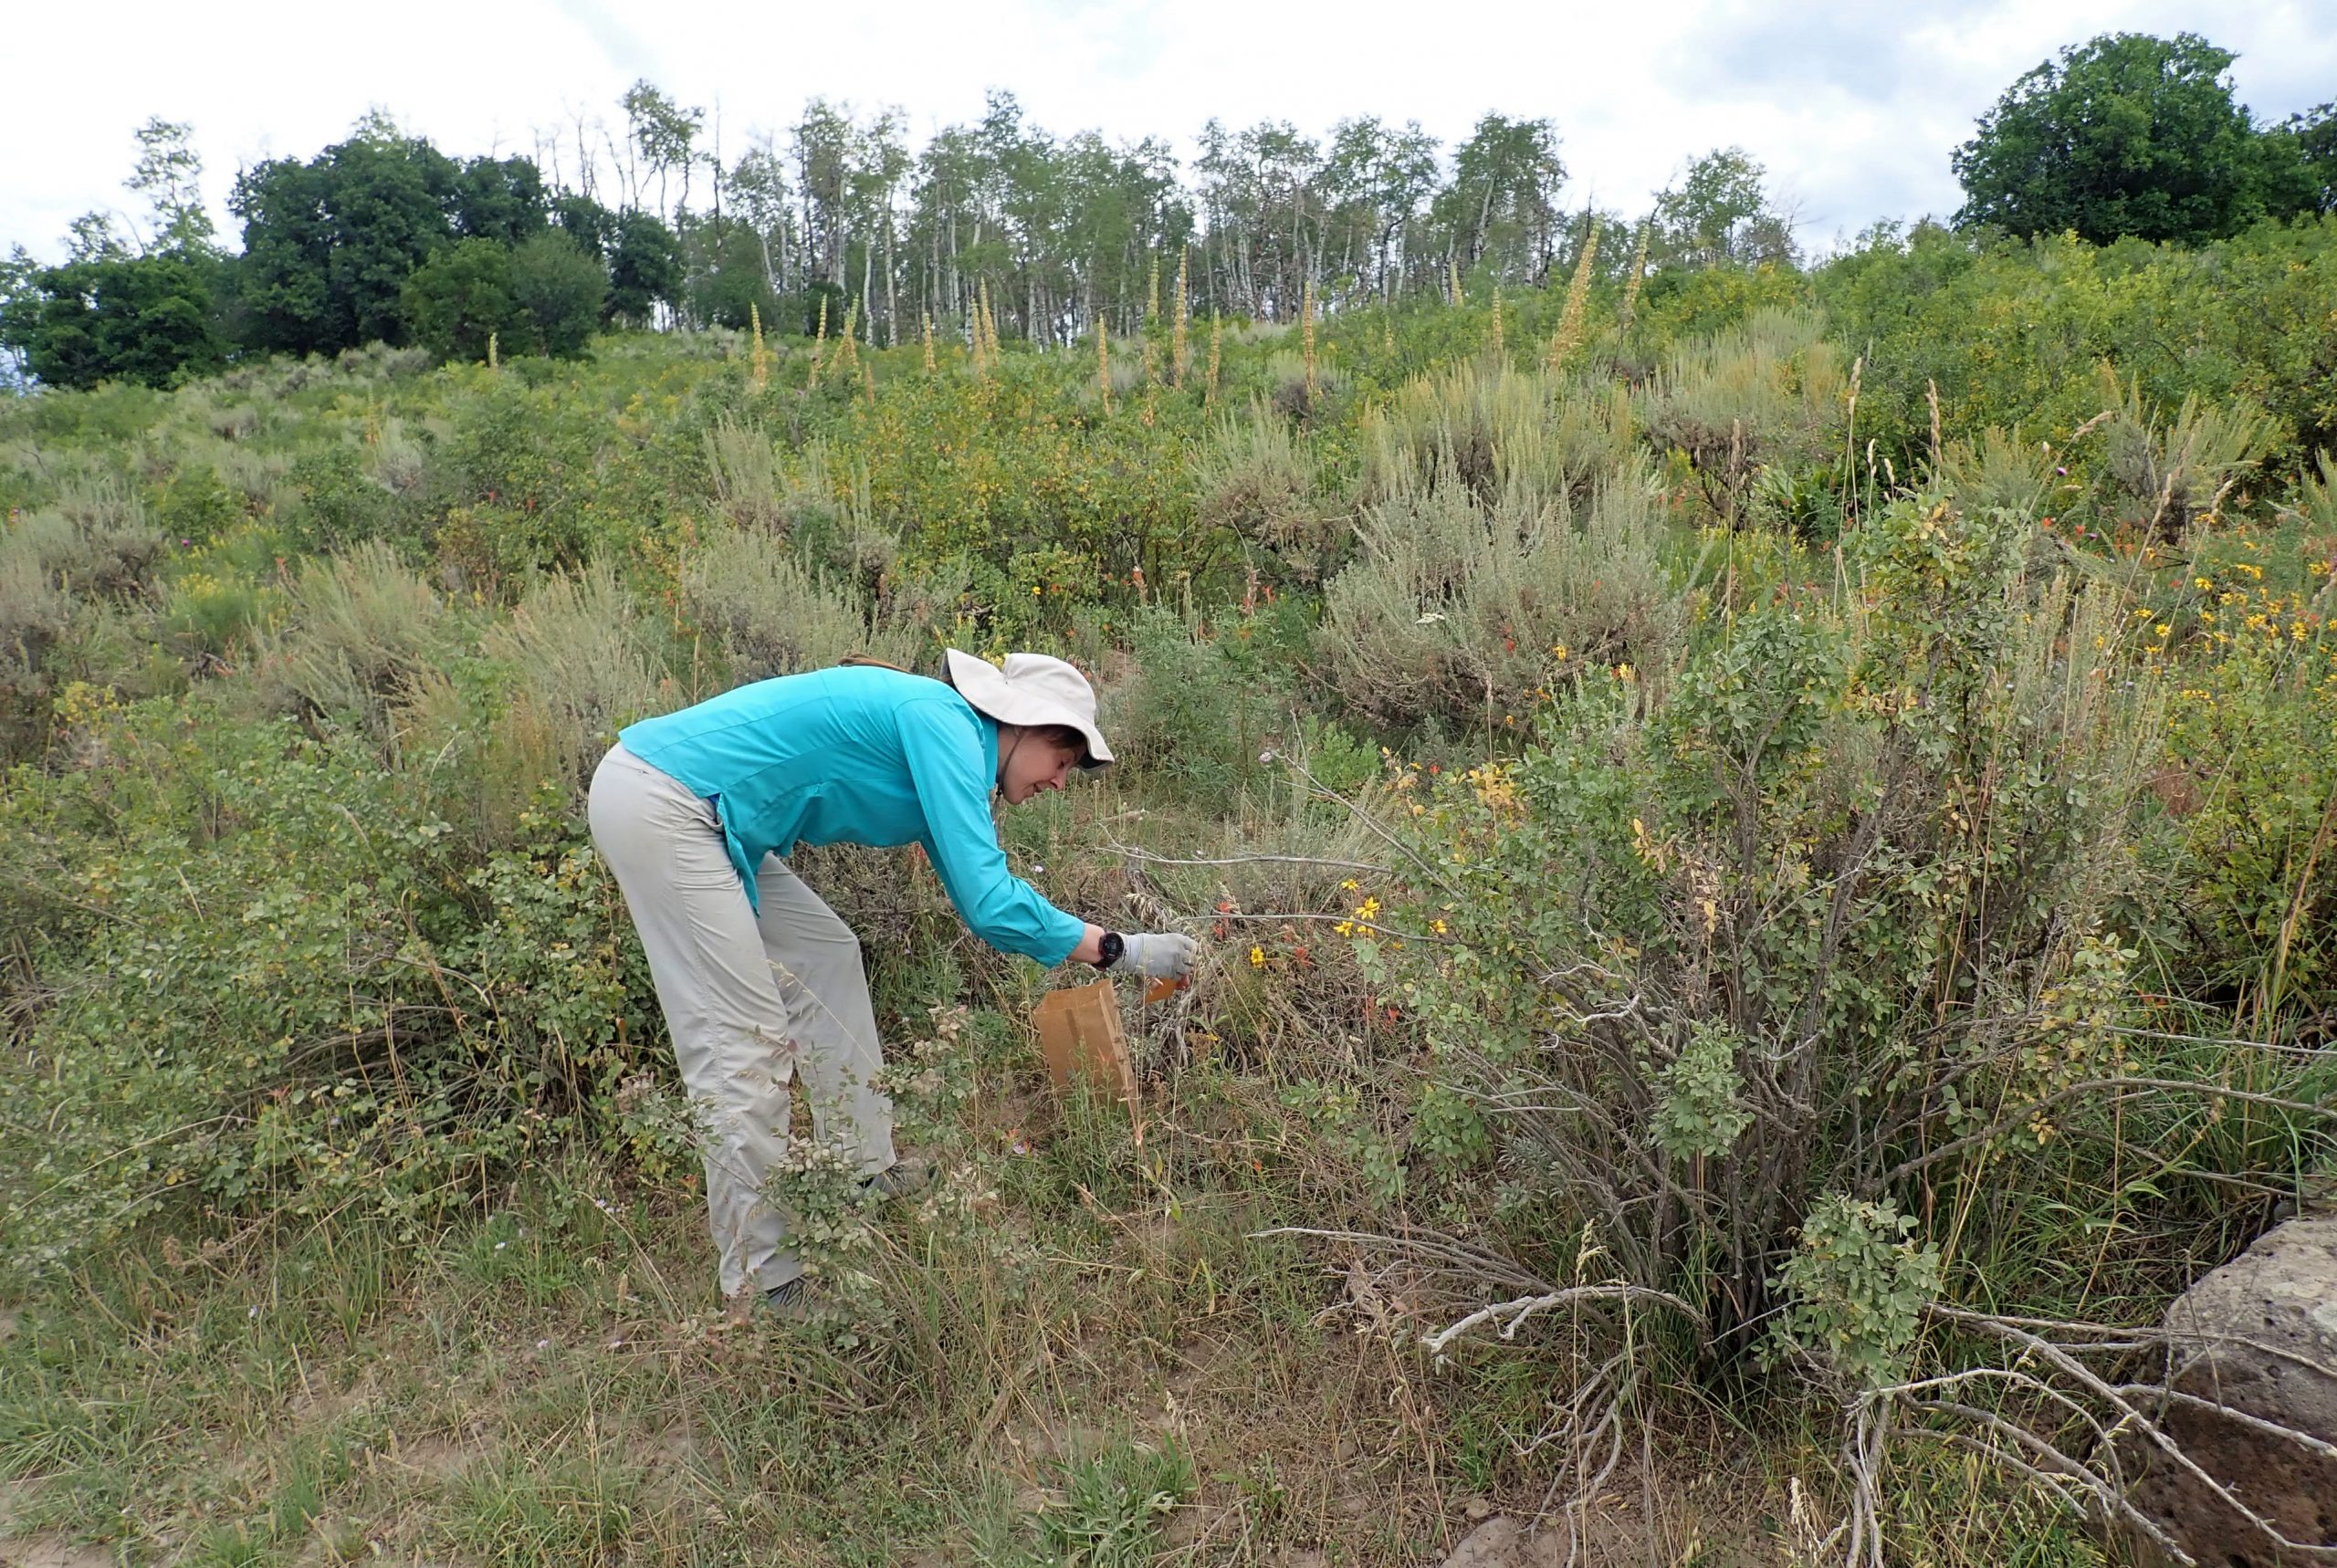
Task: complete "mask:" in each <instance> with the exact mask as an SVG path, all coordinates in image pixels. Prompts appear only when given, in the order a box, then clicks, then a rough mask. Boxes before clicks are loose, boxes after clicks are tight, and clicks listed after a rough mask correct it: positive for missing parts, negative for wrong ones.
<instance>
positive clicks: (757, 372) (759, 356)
mask: <svg viewBox="0 0 2337 1568" xmlns="http://www.w3.org/2000/svg"><path fill="white" fill-rule="evenodd" d="M747 329H748V331H749V332H750V333H752V334H753V335H754V345H755V347H754V358H753V360H752V361H750V362H751V364H752V367H753V368H752V370H751V371H749V376H750V377H751V379H752V381H753V382H754V388H755V390H756V391H757V392H761V391H762V390H763V389H764V388H765V387H767V386H769V385H770V354H769V353H768V352H766V351H765V350H764V348H763V311H762V307H761V306H760V305H758V304H757V303H755V302H754V301H753V300H751V299H750V300H749V301H748V302H747Z"/></svg>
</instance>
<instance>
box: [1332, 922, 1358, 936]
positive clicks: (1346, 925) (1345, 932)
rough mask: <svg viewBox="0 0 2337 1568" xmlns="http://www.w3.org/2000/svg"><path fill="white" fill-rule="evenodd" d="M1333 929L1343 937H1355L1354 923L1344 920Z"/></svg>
mask: <svg viewBox="0 0 2337 1568" xmlns="http://www.w3.org/2000/svg"><path fill="white" fill-rule="evenodd" d="M1331 929H1332V930H1334V931H1336V932H1337V933H1338V934H1339V935H1340V936H1354V935H1355V925H1354V923H1353V922H1352V921H1347V920H1342V921H1340V922H1339V923H1338V924H1337V925H1334V926H1332V927H1331Z"/></svg>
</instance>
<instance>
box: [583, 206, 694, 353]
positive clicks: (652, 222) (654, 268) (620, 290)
mask: <svg viewBox="0 0 2337 1568" xmlns="http://www.w3.org/2000/svg"><path fill="white" fill-rule="evenodd" d="M681 287H682V247H681V244H680V242H679V241H678V240H676V238H675V237H674V231H673V230H671V229H669V228H667V227H666V226H665V225H664V224H662V223H660V222H658V221H657V217H656V215H655V214H653V213H642V212H632V213H626V214H624V215H623V216H621V217H620V218H618V219H617V224H616V242H615V245H614V246H613V248H612V249H611V250H610V252H609V292H608V298H607V299H606V301H605V302H604V303H603V306H602V311H603V315H604V317H606V318H607V319H612V320H621V321H624V322H625V323H627V324H628V325H631V326H635V327H646V326H649V325H650V324H652V322H653V321H654V320H655V316H656V308H657V307H658V306H659V305H661V304H665V305H671V304H672V303H673V302H674V299H675V297H676V295H677V294H679V293H680V291H681Z"/></svg>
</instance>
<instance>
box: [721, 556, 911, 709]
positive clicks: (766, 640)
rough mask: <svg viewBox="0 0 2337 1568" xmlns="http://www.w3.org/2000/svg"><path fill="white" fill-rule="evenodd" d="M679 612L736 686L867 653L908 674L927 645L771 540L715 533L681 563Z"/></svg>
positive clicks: (904, 626) (907, 627) (897, 621)
mask: <svg viewBox="0 0 2337 1568" xmlns="http://www.w3.org/2000/svg"><path fill="white" fill-rule="evenodd" d="M678 589H679V592H680V596H681V608H682V612H683V613H684V614H685V615H686V616H687V617H688V618H689V619H690V621H691V622H694V623H695V624H696V625H697V627H698V628H700V629H701V630H703V631H706V632H711V633H713V634H714V636H715V638H716V639H717V640H718V643H719V644H720V646H721V647H722V649H723V650H724V651H725V653H728V659H729V666H730V674H731V676H732V678H733V679H734V680H739V681H750V680H761V679H763V678H765V677H767V676H770V675H791V674H795V673H797V672H798V671H801V670H816V669H820V668H823V667H824V666H826V665H829V664H835V663H836V662H838V661H839V660H841V659H842V658H844V655H845V654H847V653H866V654H869V655H871V656H872V657H875V658H878V659H882V660H884V661H885V662H886V664H900V665H904V666H913V665H914V664H917V659H918V656H919V654H921V653H925V652H927V651H928V649H929V645H930V641H931V639H930V637H929V635H928V634H927V633H926V632H923V631H922V630H921V629H919V628H918V627H917V626H915V625H912V624H908V623H907V622H904V621H902V620H900V619H898V618H896V617H893V616H885V617H877V616H875V615H872V614H871V613H870V612H869V611H868V610H867V608H866V607H865V606H864V605H862V604H861V603H860V602H859V601H857V599H856V598H855V597H854V594H853V593H852V591H850V590H849V589H846V588H843V587H839V586H836V585H834V584H832V583H829V582H826V581H823V580H820V579H819V578H816V577H814V576H813V575H812V573H811V572H810V571H809V570H806V569H805V568H804V566H803V564H802V560H801V559H798V558H797V556H796V555H795V554H794V552H792V551H791V549H789V548H788V546H787V545H786V544H785V543H784V542H783V541H782V540H781V539H779V538H776V537H774V536H773V535H771V534H770V533H757V532H750V531H749V530H747V529H744V528H717V529H714V530H712V531H710V532H709V533H708V534H707V536H706V538H705V539H704V540H703V541H701V542H700V543H699V544H698V545H697V547H696V548H694V549H689V550H688V552H687V553H686V555H685V556H684V558H683V561H682V565H681V568H680V572H679V581H678Z"/></svg>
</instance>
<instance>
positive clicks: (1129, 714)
mask: <svg viewBox="0 0 2337 1568" xmlns="http://www.w3.org/2000/svg"><path fill="white" fill-rule="evenodd" d="M1128 642H1129V647H1130V650H1131V652H1132V653H1133V654H1134V656H1135V666H1136V668H1135V671H1134V675H1133V678H1132V679H1130V680H1127V681H1126V682H1123V683H1121V684H1120V685H1117V686H1116V687H1115V688H1114V689H1112V690H1111V691H1110V692H1109V693H1108V694H1107V700H1106V705H1105V711H1104V714H1103V724H1104V733H1105V734H1106V735H1107V736H1108V737H1111V740H1112V750H1113V755H1114V756H1115V757H1116V758H1119V759H1120V761H1121V763H1122V764H1123V765H1125V766H1126V767H1127V768H1128V769H1129V770H1130V771H1131V772H1133V773H1138V774H1141V775H1142V776H1143V777H1144V779H1146V780H1147V781H1148V783H1150V784H1152V785H1153V786H1154V787H1156V788H1158V789H1162V790H1164V791H1165V792H1166V793H1168V794H1170V795H1173V796H1176V797H1178V798H1179V799H1182V800H1194V801H1203V802H1209V803H1211V804H1213V805H1216V806H1219V807H1225V806H1229V805H1231V803H1233V802H1234V801H1236V800H1240V799H1241V797H1242V793H1243V791H1244V789H1246V788H1248V787H1249V786H1251V785H1252V784H1254V783H1257V782H1259V781H1261V780H1263V779H1267V778H1270V777H1272V775H1271V774H1269V773H1267V772H1266V771H1265V770H1264V769H1263V768H1261V766H1260V764H1259V761H1258V756H1259V753H1260V752H1261V751H1263V750H1264V749H1266V747H1267V746H1268V744H1269V742H1270V739H1271V738H1273V737H1280V736H1283V735H1284V734H1285V733H1286V732H1287V731H1288V729H1289V727H1290V715H1289V713H1288V711H1287V710H1286V709H1285V708H1284V706H1282V705H1281V704H1280V703H1279V702H1277V700H1276V696H1277V694H1276V693H1275V692H1274V691H1273V688H1272V686H1271V685H1266V684H1264V683H1262V682H1260V681H1258V680H1255V679H1253V678H1252V677H1250V676H1248V675H1245V674H1243V672H1242V671H1241V670H1240V669H1238V668H1237V667H1235V665H1234V664H1232V663H1231V661H1229V660H1228V659H1227V658H1226V656H1225V654H1224V653H1223V651H1222V650H1221V647H1220V646H1219V644H1218V643H1216V642H1214V641H1212V640H1211V639H1210V638H1208V637H1206V636H1203V635H1202V634H1200V632H1199V630H1198V629H1197V628H1195V627H1194V626H1193V625H1191V624H1190V623H1189V622H1186V621H1185V620H1184V619H1183V618H1182V617H1180V616H1179V615H1178V614H1177V613H1176V612H1173V611H1170V610H1168V609H1167V608H1166V607H1164V606H1158V605H1156V606H1151V607H1148V609H1147V610H1145V611H1144V612H1142V613H1140V614H1138V615H1137V617H1136V618H1135V619H1134V621H1133V622H1132V623H1131V624H1130V626H1129V628H1128Z"/></svg>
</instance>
